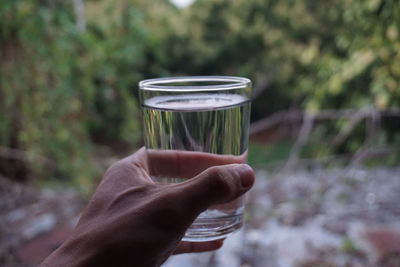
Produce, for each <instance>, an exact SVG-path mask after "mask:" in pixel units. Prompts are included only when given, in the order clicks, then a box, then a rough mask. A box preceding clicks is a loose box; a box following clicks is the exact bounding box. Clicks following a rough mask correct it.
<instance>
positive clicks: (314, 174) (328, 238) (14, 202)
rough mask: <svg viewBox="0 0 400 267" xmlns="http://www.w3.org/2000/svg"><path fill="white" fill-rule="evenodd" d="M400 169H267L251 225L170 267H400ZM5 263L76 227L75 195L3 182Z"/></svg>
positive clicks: (15, 262) (250, 210) (39, 254)
mask: <svg viewBox="0 0 400 267" xmlns="http://www.w3.org/2000/svg"><path fill="white" fill-rule="evenodd" d="M399 192H400V167H397V168H390V169H389V168H374V169H366V168H357V169H340V170H339V169H337V170H336V169H330V170H326V169H313V170H304V169H296V170H285V171H281V172H274V173H272V172H267V171H265V170H261V169H259V170H257V182H256V185H255V187H254V188H253V189H252V190H251V192H250V193H249V194H248V196H247V202H248V203H247V206H246V216H245V218H246V219H245V220H246V225H245V227H244V228H243V229H242V231H240V232H238V233H236V234H234V235H232V236H230V237H229V238H228V239H227V240H226V241H225V245H224V247H223V248H222V249H220V250H219V251H217V252H215V253H202V254H200V255H190V254H188V255H181V256H174V257H171V259H170V260H169V261H168V262H166V263H165V264H164V267H172V266H174V267H180V266H182V267H187V266H200V267H201V266H204V267H205V266H207V267H212V266H221V267H234V266H252V267H264V266H272V267H275V266H276V267H291V266H294V267H297V266H298V267H311V266H354V267H358V266H366V267H373V266H387V267H392V266H393V267H397V266H400V205H399V203H400V193H399ZM0 193H1V195H0V226H1V228H0V229H1V230H0V240H1V241H0V265H1V266H3V265H5V266H34V265H36V264H37V263H39V262H40V261H41V260H42V259H43V258H44V257H45V256H46V255H47V254H49V253H50V252H51V251H52V250H53V249H54V248H56V247H57V246H58V245H59V244H60V243H61V242H62V241H63V240H64V239H65V238H66V237H67V236H68V235H69V233H70V231H71V229H72V227H73V225H74V224H75V223H76V221H77V218H78V216H79V212H80V210H81V209H82V207H83V205H84V201H83V200H82V199H81V198H80V197H79V195H78V194H77V193H76V192H74V191H71V190H61V191H53V190H37V189H34V188H32V187H29V186H22V185H20V184H15V183H12V182H10V181H8V180H6V179H4V178H0Z"/></svg>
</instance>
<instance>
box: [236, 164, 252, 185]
mask: <svg viewBox="0 0 400 267" xmlns="http://www.w3.org/2000/svg"><path fill="white" fill-rule="evenodd" d="M236 171H237V172H238V173H239V176H240V183H241V185H242V187H243V188H248V187H250V186H252V185H253V183H254V177H253V176H254V175H253V169H252V168H251V167H250V166H249V165H247V164H240V165H237V166H236Z"/></svg>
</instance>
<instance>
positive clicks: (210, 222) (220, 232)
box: [182, 214, 243, 242]
mask: <svg viewBox="0 0 400 267" xmlns="http://www.w3.org/2000/svg"><path fill="white" fill-rule="evenodd" d="M242 225H243V215H242V214H239V215H232V216H220V217H213V218H210V217H208V218H207V217H203V216H202V215H200V216H199V217H198V218H197V219H196V220H195V221H194V223H193V224H192V225H191V226H190V227H189V229H188V230H187V231H186V233H185V236H184V237H183V238H182V240H183V241H190V242H205V241H213V240H218V239H223V238H226V237H227V236H229V235H230V234H232V233H234V232H235V231H237V230H239V229H240V228H241V227H242Z"/></svg>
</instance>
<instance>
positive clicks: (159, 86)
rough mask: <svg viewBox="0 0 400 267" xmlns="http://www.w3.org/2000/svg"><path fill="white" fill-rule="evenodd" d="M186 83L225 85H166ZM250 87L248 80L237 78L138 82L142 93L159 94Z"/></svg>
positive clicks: (193, 77) (204, 77)
mask: <svg viewBox="0 0 400 267" xmlns="http://www.w3.org/2000/svg"><path fill="white" fill-rule="evenodd" d="M187 82H216V83H218V82H224V83H225V84H212V85H168V84H171V83H187ZM250 85H251V80H250V79H248V78H244V77H238V76H178V77H166V78H155V79H146V80H143V81H140V82H139V89H140V90H144V91H160V92H197V91H226V90H235V89H246V88H247V87H249V86H250Z"/></svg>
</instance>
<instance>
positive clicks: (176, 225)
mask: <svg viewBox="0 0 400 267" xmlns="http://www.w3.org/2000/svg"><path fill="white" fill-rule="evenodd" d="M240 162H243V158H242V159H241V158H239V157H233V156H219V155H213V154H208V153H200V152H183V151H181V152H178V151H163V152H156V151H151V152H149V153H146V150H145V149H144V148H142V149H140V150H139V151H137V152H136V153H135V154H133V155H131V156H129V157H127V158H125V159H122V160H120V161H118V162H116V163H115V164H113V165H112V166H111V167H110V168H109V169H108V170H107V172H106V174H105V175H104V178H103V180H102V181H101V183H100V185H99V186H98V188H97V190H96V192H95V193H94V195H93V196H92V198H91V200H90V202H89V204H88V205H87V207H86V209H85V210H84V212H83V214H82V216H81V219H80V220H79V223H78V225H77V227H76V228H75V230H74V232H73V235H72V236H71V237H70V238H69V239H68V240H67V241H66V242H65V243H64V244H63V245H62V246H61V247H60V248H58V249H57V250H56V251H55V252H53V253H52V254H51V255H50V256H49V257H48V258H47V259H46V260H45V261H44V262H43V263H42V266H159V265H160V264H162V263H163V262H164V261H165V260H166V259H167V258H168V257H169V256H170V255H171V254H173V253H187V252H202V251H209V250H215V249H218V248H219V247H220V246H221V245H222V241H213V242H203V243H190V242H180V240H181V239H182V237H183V236H184V234H185V231H186V229H187V228H188V227H189V226H190V225H191V224H192V222H193V221H194V220H195V219H196V217H197V216H198V215H199V214H200V213H201V212H203V211H204V210H206V209H207V208H208V207H209V206H211V205H215V204H221V203H226V202H229V201H232V200H234V199H235V198H238V197H239V196H241V195H242V194H244V193H245V192H246V191H248V190H249V189H250V187H251V186H252V185H253V183H254V173H253V171H252V169H251V168H250V167H249V166H248V165H246V164H231V163H240ZM215 165H220V166H215ZM211 166H214V167H211ZM203 170H204V171H203ZM150 175H154V176H166V177H184V178H190V177H193V178H191V179H188V180H187V181H185V182H182V183H178V184H157V183H154V182H153V181H152V180H151V178H150Z"/></svg>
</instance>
